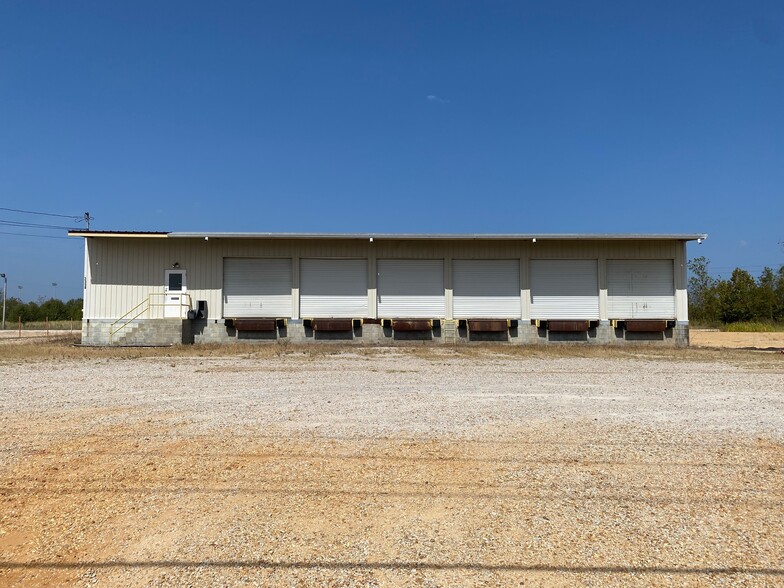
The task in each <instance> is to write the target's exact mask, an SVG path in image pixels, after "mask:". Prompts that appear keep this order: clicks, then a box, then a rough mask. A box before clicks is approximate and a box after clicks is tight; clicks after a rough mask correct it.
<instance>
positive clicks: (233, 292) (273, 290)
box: [223, 258, 291, 318]
mask: <svg viewBox="0 0 784 588" xmlns="http://www.w3.org/2000/svg"><path fill="white" fill-rule="evenodd" d="M223 316H224V317H226V318H243V317H288V316H291V260H290V259H244V258H226V259H224V260H223Z"/></svg>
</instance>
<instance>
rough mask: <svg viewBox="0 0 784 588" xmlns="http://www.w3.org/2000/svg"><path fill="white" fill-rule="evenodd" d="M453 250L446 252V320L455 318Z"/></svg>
mask: <svg viewBox="0 0 784 588" xmlns="http://www.w3.org/2000/svg"><path fill="white" fill-rule="evenodd" d="M452 294H453V292H452V250H451V248H450V249H449V250H448V251H447V252H446V253H445V254H444V303H445V304H446V309H445V310H446V317H445V318H446V320H448V321H451V320H452V319H453V318H454V304H453V296H452Z"/></svg>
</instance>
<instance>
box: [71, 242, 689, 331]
mask: <svg viewBox="0 0 784 588" xmlns="http://www.w3.org/2000/svg"><path fill="white" fill-rule="evenodd" d="M86 240H87V253H88V258H89V259H88V262H89V267H86V268H85V277H86V281H87V288H88V291H87V292H85V318H94V319H109V318H117V317H119V316H121V315H123V314H124V313H125V312H127V311H128V310H129V309H131V308H132V307H134V306H135V305H137V304H138V303H139V302H141V301H143V300H144V299H145V298H146V297H147V296H148V295H150V294H153V293H158V292H162V291H163V282H164V270H166V269H170V268H172V266H173V265H174V264H175V263H178V264H179V267H180V268H182V269H184V270H186V271H187V280H188V293H189V294H190V295H191V298H192V300H193V301H194V304H195V302H196V301H197V300H206V301H207V310H208V315H209V317H210V318H221V316H222V306H223V301H222V286H223V259H224V258H227V257H231V258H243V257H245V258H254V257H257V258H258V257H263V258H285V259H291V260H292V290H293V293H294V299H293V303H292V316H295V317H296V316H298V302H299V299H298V295H299V286H300V285H299V281H300V267H299V260H300V259H301V258H325V257H335V258H338V257H340V258H355V259H356V258H359V259H364V260H367V263H368V272H369V275H368V283H369V288H370V290H369V292H368V300H369V304H368V308H369V314H371V316H372V315H373V314H374V313H373V312H372V309H374V308H375V306H376V300H375V295H376V290H375V285H376V281H375V274H374V273H373V274H371V273H370V272H375V270H376V262H375V260H377V259H439V260H443V264H444V287H445V302H446V313H445V314H446V318H452V268H453V260H454V259H495V260H501V259H515V260H519V261H520V288H521V292H520V295H521V307H522V309H523V313H522V318H523V319H527V318H530V300H529V298H530V285H529V280H530V278H529V269H530V261H531V260H535V259H594V260H597V264H598V283H599V302H600V315H601V318H606V317H607V276H606V263H607V259H608V258H609V259H672V260H673V261H674V272H675V274H676V275H675V287H676V304H677V309H678V320H687V314H686V310H685V305H686V302H685V300H686V298H685V288H686V280H685V275H686V269H685V263H686V261H685V260H686V257H685V244H683V243H681V242H678V241H658V240H646V241H588V240H585V241H549V240H548V241H541V240H540V241H539V242H537V243H532V242H529V241H525V242H522V241H482V240H462V241H434V240H433V241H431V240H421V241H416V240H409V241H402V240H401V241H383V240H382V241H379V240H376V241H375V242H373V243H370V242H368V241H366V240H360V239H357V240H348V239H346V240H343V239H335V240H329V239H324V240H307V239H302V240H287V239H270V240H255V239H210V240H208V241H207V240H203V239H186V238H149V237H147V238H145V237H139V238H124V237H89V238H87V239H86Z"/></svg>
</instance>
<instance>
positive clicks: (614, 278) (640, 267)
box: [607, 259, 675, 319]
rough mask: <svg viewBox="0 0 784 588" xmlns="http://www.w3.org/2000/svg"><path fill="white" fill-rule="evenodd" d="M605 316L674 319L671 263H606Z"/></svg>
mask: <svg viewBox="0 0 784 588" xmlns="http://www.w3.org/2000/svg"><path fill="white" fill-rule="evenodd" d="M607 313H608V316H609V318H611V319H626V318H659V319H665V318H675V274H674V272H673V262H672V260H671V259H609V260H607Z"/></svg>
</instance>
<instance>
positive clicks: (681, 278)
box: [673, 241, 689, 323]
mask: <svg viewBox="0 0 784 588" xmlns="http://www.w3.org/2000/svg"><path fill="white" fill-rule="evenodd" d="M673 265H674V267H673V270H674V271H675V276H674V277H675V320H676V321H678V322H679V323H688V322H689V298H688V293H687V285H688V279H687V269H688V268H687V265H688V264H687V263H686V241H679V242H677V243H676V244H675V263H674V264H673Z"/></svg>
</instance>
